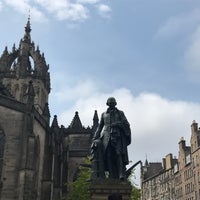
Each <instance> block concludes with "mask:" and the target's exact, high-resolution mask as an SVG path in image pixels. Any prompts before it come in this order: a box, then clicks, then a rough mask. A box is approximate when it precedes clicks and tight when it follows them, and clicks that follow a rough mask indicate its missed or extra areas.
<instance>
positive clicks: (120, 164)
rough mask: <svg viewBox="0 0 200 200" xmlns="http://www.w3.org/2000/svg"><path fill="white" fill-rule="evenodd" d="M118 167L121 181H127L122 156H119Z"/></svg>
mask: <svg viewBox="0 0 200 200" xmlns="http://www.w3.org/2000/svg"><path fill="white" fill-rule="evenodd" d="M117 167H118V177H119V179H120V180H125V179H126V166H125V165H124V163H123V160H122V155H121V154H117Z"/></svg>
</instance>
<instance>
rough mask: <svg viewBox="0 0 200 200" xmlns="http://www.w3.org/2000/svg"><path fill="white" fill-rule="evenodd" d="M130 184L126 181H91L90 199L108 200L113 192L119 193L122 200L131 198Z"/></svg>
mask: <svg viewBox="0 0 200 200" xmlns="http://www.w3.org/2000/svg"><path fill="white" fill-rule="evenodd" d="M131 189H132V186H131V184H130V182H128V181H120V180H115V179H100V180H95V181H92V182H91V186H90V192H91V200H108V196H109V195H111V194H113V193H120V194H121V195H122V199H123V200H130V199H131Z"/></svg>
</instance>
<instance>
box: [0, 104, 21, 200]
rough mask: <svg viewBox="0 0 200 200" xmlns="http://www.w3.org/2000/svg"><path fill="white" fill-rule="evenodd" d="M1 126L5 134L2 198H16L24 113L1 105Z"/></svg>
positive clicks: (4, 199) (5, 199) (3, 199)
mask: <svg viewBox="0 0 200 200" xmlns="http://www.w3.org/2000/svg"><path fill="white" fill-rule="evenodd" d="M0 113H1V114H0V126H1V128H2V130H3V131H4V134H5V141H6V142H5V147H4V157H3V169H2V178H1V182H2V188H1V197H0V199H2V200H8V199H9V200H10V199H16V196H17V195H18V187H17V185H18V175H19V174H18V168H19V162H20V151H21V149H20V147H21V145H22V144H21V141H20V138H21V134H22V131H23V113H21V112H17V111H14V110H11V109H9V108H7V107H2V106H0Z"/></svg>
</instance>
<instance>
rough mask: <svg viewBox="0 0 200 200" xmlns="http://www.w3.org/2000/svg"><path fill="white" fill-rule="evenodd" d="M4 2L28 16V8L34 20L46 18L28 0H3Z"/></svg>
mask: <svg viewBox="0 0 200 200" xmlns="http://www.w3.org/2000/svg"><path fill="white" fill-rule="evenodd" d="M4 2H5V4H6V5H8V6H11V7H12V8H13V9H15V10H16V11H17V12H20V13H23V14H26V15H27V16H28V13H29V10H30V12H31V19H32V20H33V21H34V20H35V21H44V20H46V17H45V15H44V14H43V13H42V12H41V11H40V10H39V9H38V8H36V7H35V6H32V5H31V4H30V3H29V1H28V0H26V1H25V0H17V1H15V0H4Z"/></svg>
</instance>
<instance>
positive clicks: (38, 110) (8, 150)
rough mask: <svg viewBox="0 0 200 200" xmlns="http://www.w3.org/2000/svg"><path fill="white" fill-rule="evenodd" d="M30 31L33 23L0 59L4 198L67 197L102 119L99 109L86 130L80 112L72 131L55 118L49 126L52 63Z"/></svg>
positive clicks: (0, 188)
mask: <svg viewBox="0 0 200 200" xmlns="http://www.w3.org/2000/svg"><path fill="white" fill-rule="evenodd" d="M30 33H31V25H30V19H28V21H27V24H26V26H25V34H24V36H23V37H22V39H21V40H20V42H19V46H18V47H17V48H16V46H15V45H13V47H12V49H11V51H8V48H7V47H5V50H4V51H3V54H2V55H1V57H0V200H60V199H62V197H63V196H66V195H67V193H68V185H69V184H68V183H70V182H72V181H73V180H74V179H76V177H77V172H78V168H79V165H80V164H81V163H84V159H85V158H86V157H87V156H88V154H89V151H90V144H91V138H92V136H93V132H94V130H95V129H96V127H97V126H98V121H99V120H98V115H97V112H96V111H95V112H94V117H93V125H92V127H87V128H85V127H84V126H83V125H82V123H81V120H80V118H79V115H78V112H75V116H74V117H73V118H72V121H71V123H69V126H68V127H64V126H59V125H58V121H57V117H56V116H54V118H53V120H52V123H51V124H50V111H49V107H48V96H49V93H50V90H51V88H50V73H49V65H47V64H46V60H45V57H44V54H43V53H41V52H40V49H39V46H37V47H36V46H35V43H34V42H33V41H32V40H31V34H30ZM91 120H92V116H91Z"/></svg>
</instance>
